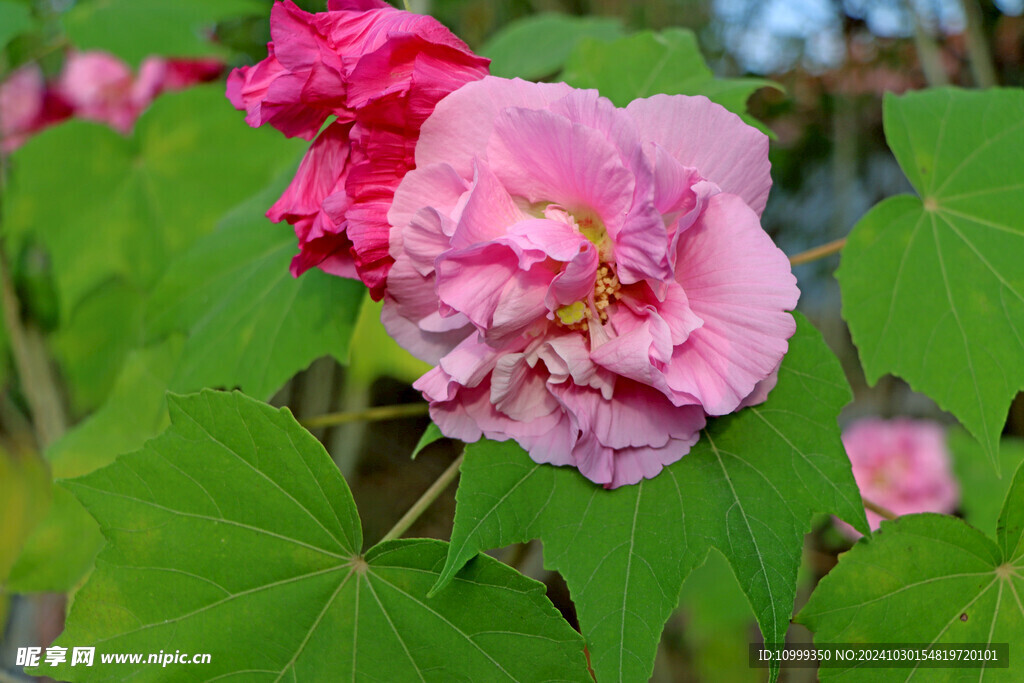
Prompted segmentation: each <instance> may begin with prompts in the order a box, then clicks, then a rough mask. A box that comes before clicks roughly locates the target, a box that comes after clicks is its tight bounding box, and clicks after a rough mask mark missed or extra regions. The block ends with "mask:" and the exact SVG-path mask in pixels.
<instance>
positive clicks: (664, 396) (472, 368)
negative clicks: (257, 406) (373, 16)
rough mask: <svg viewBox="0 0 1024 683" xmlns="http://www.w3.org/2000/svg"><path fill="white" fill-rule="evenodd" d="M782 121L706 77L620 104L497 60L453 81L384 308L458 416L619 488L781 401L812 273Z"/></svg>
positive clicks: (424, 382)
mask: <svg viewBox="0 0 1024 683" xmlns="http://www.w3.org/2000/svg"><path fill="white" fill-rule="evenodd" d="M770 186H771V178H770V176H769V163H768V140H767V138H766V137H765V136H764V135H762V134H761V133H760V132H758V131H757V130H755V129H754V128H751V127H750V126H747V125H746V124H744V123H743V122H742V121H741V120H740V118H739V117H738V116H736V115H735V114H732V113H730V112H728V111H726V110H725V109H723V108H722V107H720V106H719V105H717V104H714V103H712V102H710V101H709V100H708V99H706V98H704V97H686V96H682V95H677V96H672V97H670V96H666V95H657V96H655V97H651V98H648V99H642V100H636V101H634V102H633V103H631V104H630V105H629V106H628V107H626V108H625V109H617V108H616V107H615V106H614V105H612V103H611V102H609V101H608V100H607V99H604V98H602V97H599V96H598V94H597V92H595V91H580V90H574V89H572V88H570V87H569V86H567V85H565V84H564V83H557V84H537V83H528V82H525V81H520V80H512V81H510V80H505V79H500V78H491V77H489V78H485V79H483V80H481V81H476V82H474V83H470V84H468V85H465V86H463V87H462V88H460V89H459V90H457V91H456V92H454V93H452V94H451V95H450V96H448V97H447V98H445V99H444V100H442V101H441V102H440V103H439V104H438V105H437V108H436V109H435V111H434V113H433V115H432V116H431V117H430V118H429V119H428V120H427V122H426V123H425V124H424V126H423V130H422V132H421V135H420V139H419V143H418V145H417V147H416V169H415V170H413V171H410V172H409V174H408V175H406V176H405V178H404V179H403V181H402V183H401V185H400V186H399V188H398V190H397V191H396V193H395V200H394V204H393V206H392V208H391V211H390V213H389V219H390V221H391V224H392V225H393V226H394V229H393V230H392V233H391V255H392V256H393V257H394V258H395V265H394V267H393V268H392V269H391V272H390V274H389V276H388V281H387V293H386V297H385V304H384V313H383V321H384V323H385V325H386V326H387V328H388V331H389V332H390V333H391V335H392V336H393V337H394V338H395V339H396V340H398V341H399V343H401V344H402V345H403V346H405V348H407V349H409V350H410V351H411V352H412V353H413V354H414V355H416V356H418V357H420V358H422V359H424V360H426V361H428V362H431V363H436V364H437V367H436V368H434V369H433V370H431V371H430V372H428V373H427V374H426V375H424V376H423V377H421V378H420V379H419V380H418V381H417V382H416V384H415V386H416V387H417V388H418V389H420V390H421V391H422V392H423V394H424V396H425V397H426V398H427V399H428V400H429V401H430V412H431V417H432V418H433V420H434V422H436V423H437V425H438V426H439V427H440V428H441V431H442V432H444V433H445V435H447V436H450V437H454V438H458V439H462V440H464V441H475V440H477V439H479V438H480V437H481V435H484V436H487V437H488V438H491V439H497V440H504V439H509V438H512V439H515V440H516V441H517V442H518V443H519V444H520V445H521V446H523V448H525V449H526V450H527V451H529V453H530V456H531V457H532V458H533V459H534V460H536V461H538V462H546V463H553V464H556V465H572V466H574V467H578V468H579V469H580V471H581V472H582V473H583V474H584V475H585V476H586V477H588V478H589V479H591V480H592V481H594V482H597V483H600V484H603V485H605V486H607V487H616V486H621V485H623V484H633V483H636V482H638V481H640V480H641V479H642V478H649V477H653V476H655V475H656V474H657V473H658V472H659V471H660V470H661V469H662V467H664V466H665V465H668V464H670V463H673V462H675V461H677V460H679V459H680V458H681V457H683V455H685V454H686V453H687V452H688V451H689V449H690V447H691V446H692V445H693V444H694V443H695V442H696V441H697V439H698V436H699V432H700V430H701V429H702V428H703V427H704V424H705V414H709V415H723V414H726V413H729V412H732V411H735V410H737V409H738V408H740V407H742V406H744V405H748V404H751V403H756V402H759V401H762V400H764V398H765V396H766V395H767V391H768V390H769V389H770V388H771V387H772V386H774V381H775V372H776V371H777V369H778V367H779V364H780V362H781V360H782V357H783V355H784V354H785V352H786V350H787V348H788V343H787V340H788V338H789V337H790V336H791V335H792V334H793V332H794V330H795V323H794V320H793V317H792V316H791V315H790V314H789V313H787V312H786V311H788V310H791V309H792V308H793V307H794V306H795V305H796V302H797V298H798V296H799V292H798V290H797V288H796V279H795V278H794V277H793V275H792V272H791V271H790V266H789V262H788V260H787V259H786V257H785V255H784V254H783V253H782V252H781V251H780V250H779V249H778V248H777V247H776V246H775V245H774V244H773V243H772V240H771V238H769V237H768V235H767V234H766V233H765V232H764V230H763V229H762V228H761V225H760V220H759V217H760V213H761V211H762V210H763V209H764V205H765V200H766V198H767V195H768V190H769V188H770Z"/></svg>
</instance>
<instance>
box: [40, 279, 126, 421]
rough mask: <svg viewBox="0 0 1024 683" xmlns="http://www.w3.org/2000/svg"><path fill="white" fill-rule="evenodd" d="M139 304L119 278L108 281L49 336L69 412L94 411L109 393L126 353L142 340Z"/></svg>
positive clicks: (83, 301) (85, 299) (87, 297)
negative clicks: (66, 388)
mask: <svg viewBox="0 0 1024 683" xmlns="http://www.w3.org/2000/svg"><path fill="white" fill-rule="evenodd" d="M143 301H144V296H143V294H142V292H140V291H139V290H138V289H137V288H135V287H133V286H132V285H130V284H127V283H126V282H124V281H123V280H121V279H120V278H118V279H113V280H108V281H107V282H105V283H103V284H102V285H100V286H99V287H98V288H97V289H96V290H95V291H93V292H90V293H89V295H88V296H86V297H85V298H84V299H83V300H82V303H81V304H80V305H79V306H78V307H77V308H75V310H74V311H72V312H71V316H70V319H69V320H68V321H67V323H66V324H65V325H63V326H61V327H59V328H58V329H57V330H56V331H55V332H54V333H53V334H52V335H51V336H50V342H51V343H52V349H53V354H54V356H55V357H56V359H57V361H58V362H59V363H60V367H61V370H62V371H63V376H64V379H65V380H66V382H67V385H68V389H69V393H70V394H71V406H72V410H73V412H76V413H83V412H86V411H87V410H89V409H91V408H95V407H96V406H98V405H100V404H101V403H103V399H104V398H105V397H106V395H107V394H108V393H109V392H110V389H111V387H112V386H113V384H114V382H115V380H116V379H117V374H118V372H119V371H120V370H121V367H122V366H123V365H124V362H125V359H126V358H127V356H128V352H129V351H131V350H132V349H134V348H135V347H136V346H138V345H139V343H140V342H141V338H142V306H143Z"/></svg>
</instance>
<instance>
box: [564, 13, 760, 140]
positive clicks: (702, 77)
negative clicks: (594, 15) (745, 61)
mask: <svg viewBox="0 0 1024 683" xmlns="http://www.w3.org/2000/svg"><path fill="white" fill-rule="evenodd" d="M562 79H563V80H565V82H566V83H568V84H569V85H572V86H575V87H577V88H597V89H598V90H599V91H600V92H601V94H602V95H604V96H605V97H607V98H608V99H610V100H611V101H612V102H614V103H615V104H616V105H618V106H620V107H624V106H626V105H627V104H629V103H630V102H631V101H633V100H635V99H636V98H638V97H650V96H651V95H656V94H658V93H665V94H668V95H704V96H706V97H707V98H708V99H710V100H712V101H714V102H717V103H719V104H721V105H722V106H723V107H725V108H726V109H728V110H730V111H732V112H735V113H737V114H739V115H740V116H742V117H743V119H744V120H745V121H746V122H747V123H749V124H751V125H754V126H757V127H758V128H761V129H762V130H765V129H764V127H763V126H762V125H761V124H760V123H759V122H758V121H756V120H754V119H753V118H751V117H749V116H747V113H746V112H747V98H749V97H750V95H751V94H753V92H754V91H755V90H758V89H760V88H764V87H773V88H778V87H779V86H778V84H776V83H773V82H772V81H766V80H764V79H761V78H729V79H716V78H715V77H714V74H712V73H711V69H709V68H708V65H707V64H706V63H705V62H704V57H703V56H701V53H700V48H699V47H698V46H697V38H696V37H695V36H694V35H693V32H692V31H689V30H686V29H678V28H673V29H666V30H664V31H662V32H661V33H653V32H651V31H642V32H640V33H635V34H633V35H631V36H627V37H625V38H620V39H619V40H616V41H614V42H612V43H605V42H599V41H596V40H593V39H589V40H583V41H581V42H580V44H579V45H578V46H577V47H576V49H575V50H574V51H573V53H572V55H571V56H570V57H569V60H568V62H567V63H566V65H565V71H564V72H563V73H562ZM766 132H767V131H766Z"/></svg>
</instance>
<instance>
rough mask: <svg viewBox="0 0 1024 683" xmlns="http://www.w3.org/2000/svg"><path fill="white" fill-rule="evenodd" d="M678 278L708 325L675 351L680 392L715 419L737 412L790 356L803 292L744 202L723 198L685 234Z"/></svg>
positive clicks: (674, 383) (672, 370) (673, 367)
mask: <svg viewBox="0 0 1024 683" xmlns="http://www.w3.org/2000/svg"><path fill="white" fill-rule="evenodd" d="M676 273H677V276H676V277H677V280H678V282H679V284H680V285H682V288H683V290H684V291H685V292H686V295H687V297H689V302H690V307H691V308H692V310H693V312H694V313H695V314H696V315H697V316H699V317H700V318H701V319H702V320H703V321H704V324H703V325H702V326H701V327H700V328H699V329H697V330H694V331H693V332H692V333H691V334H690V336H689V338H688V339H687V341H686V343H685V344H683V345H681V346H678V347H676V349H675V351H674V353H673V357H672V362H671V364H670V365H669V368H668V370H667V371H666V376H667V378H668V382H669V385H670V386H671V387H672V388H673V389H674V390H676V391H682V392H686V393H688V394H692V395H694V396H696V397H698V398H699V399H700V402H701V403H702V404H703V405H704V408H705V410H706V411H707V412H708V413H709V414H711V415H724V414H725V413H729V412H731V411H733V410H735V409H736V408H737V407H738V406H739V405H740V402H741V401H742V400H743V399H744V398H746V397H747V396H748V395H749V394H750V393H751V392H752V391H753V390H754V386H755V385H756V384H757V383H758V382H760V381H761V380H762V379H764V378H765V377H767V376H768V375H769V374H770V373H771V372H772V371H773V370H774V369H775V368H776V367H777V366H778V364H779V361H780V360H781V359H782V356H783V354H785V353H786V350H787V348H788V343H787V341H786V340H788V339H789V337H791V336H792V335H793V333H794V332H795V331H796V322H795V321H794V320H793V316H791V315H790V314H789V313H787V312H786V311H789V310H792V309H793V308H795V307H796V302H797V299H798V298H799V296H800V292H799V290H798V289H797V287H796V278H795V277H793V273H792V271H791V270H790V266H789V260H788V259H787V258H786V256H785V254H783V253H782V251H780V250H779V248H778V247H776V246H775V244H774V243H773V242H772V240H771V238H770V237H768V235H767V233H765V232H764V230H762V229H761V226H760V224H759V222H758V219H757V215H756V214H755V213H754V212H753V211H752V210H751V209H750V207H748V206H747V205H746V204H745V203H744V202H743V201H742V200H741V199H740V198H739V197H736V196H733V195H728V194H719V195H716V196H715V197H712V198H711V199H710V201H709V202H708V206H707V209H706V210H705V211H704V213H703V214H702V215H701V217H700V219H698V221H697V222H696V223H695V224H694V225H693V227H691V228H690V229H689V230H687V231H686V233H685V234H684V235H683V236H682V237H681V239H680V241H679V254H678V260H677V265H676Z"/></svg>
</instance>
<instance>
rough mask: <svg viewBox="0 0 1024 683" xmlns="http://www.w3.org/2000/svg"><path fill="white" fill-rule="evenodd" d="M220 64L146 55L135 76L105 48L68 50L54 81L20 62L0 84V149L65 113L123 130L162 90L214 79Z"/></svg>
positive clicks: (10, 146) (21, 140)
mask: <svg viewBox="0 0 1024 683" xmlns="http://www.w3.org/2000/svg"><path fill="white" fill-rule="evenodd" d="M223 69H224V65H223V64H222V63H221V62H220V61H218V60H213V59H165V58H163V57H149V58H147V59H146V60H145V61H144V62H143V63H142V65H141V66H140V67H139V72H138V74H137V75H136V74H135V73H134V72H133V71H132V69H131V67H129V66H128V65H127V64H125V63H124V62H122V61H121V60H119V59H118V58H117V57H114V56H113V55H110V54H107V53H105V52H71V53H69V54H68V56H67V59H66V60H65V61H64V68H63V70H62V71H61V73H60V76H59V77H58V78H57V80H56V82H55V83H46V81H45V80H44V79H43V74H42V71H41V70H40V69H39V66H38V65H37V64H26V65H25V66H22V67H20V68H18V69H17V70H16V71H14V72H13V73H12V74H11V75H10V77H9V78H8V79H7V80H5V81H4V82H3V83H0V139H2V144H3V149H4V151H7V152H9V151H12V150H14V149H16V148H18V147H20V146H21V145H22V144H23V143H24V142H25V140H26V139H27V138H28V136H29V135H31V134H32V133H35V132H37V131H39V130H42V129H43V128H46V127H47V126H50V125H52V124H55V123H58V122H60V121H63V120H64V119H67V118H69V117H78V118H82V119H88V120H91V121H98V122H100V123H105V124H107V125H109V126H110V127H112V128H114V129H115V130H117V131H119V132H121V133H128V132H130V131H131V129H132V126H133V125H135V120H136V119H137V118H138V117H139V114H141V113H142V112H143V111H144V110H145V109H146V107H148V106H149V105H150V103H151V102H152V101H153V99H154V98H155V97H156V96H157V95H159V94H160V93H162V92H167V91H171V90H182V89H184V88H187V87H190V86H192V85H194V84H196V83H201V82H204V81H210V80H213V79H215V78H217V77H218V76H219V75H220V73H221V71H223Z"/></svg>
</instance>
